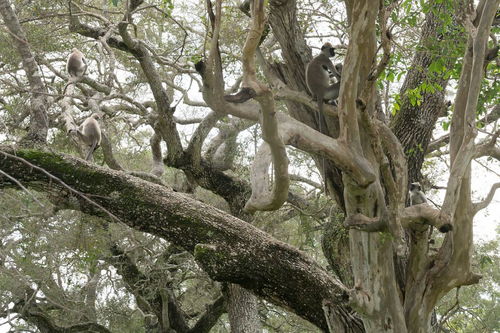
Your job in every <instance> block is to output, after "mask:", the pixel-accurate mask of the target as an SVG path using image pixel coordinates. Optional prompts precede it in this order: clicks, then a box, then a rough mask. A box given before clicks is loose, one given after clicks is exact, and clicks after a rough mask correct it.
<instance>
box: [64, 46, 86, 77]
mask: <svg viewBox="0 0 500 333" xmlns="http://www.w3.org/2000/svg"><path fill="white" fill-rule="evenodd" d="M71 51H72V52H71V54H70V55H69V56H68V62H67V63H66V71H67V72H68V74H69V76H71V77H82V76H83V75H84V74H85V72H86V71H87V62H86V61H85V57H84V56H83V53H82V52H80V50H78V49H77V48H73V49H72V50H71Z"/></svg>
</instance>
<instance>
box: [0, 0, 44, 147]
mask: <svg viewBox="0 0 500 333" xmlns="http://www.w3.org/2000/svg"><path fill="white" fill-rule="evenodd" d="M0 14H1V15H2V17H3V20H4V23H5V25H6V27H7V29H8V30H9V32H10V34H11V37H12V41H13V43H14V45H15V46H16V48H17V52H18V53H19V55H20V56H21V60H22V63H23V69H24V71H25V72H26V76H27V78H28V82H29V87H30V90H31V93H32V95H31V98H30V102H31V108H30V115H31V119H30V127H29V130H28V134H27V135H26V136H25V137H24V138H23V139H22V140H21V142H22V143H24V144H26V145H32V144H36V143H45V141H46V140H47V132H48V126H49V122H48V118H47V105H48V100H47V95H46V93H47V89H46V88H45V84H44V83H43V81H42V79H41V77H42V75H41V73H40V72H39V70H38V64H37V63H36V61H35V56H34V55H33V53H32V52H31V49H30V46H29V43H28V39H27V38H26V35H25V34H24V31H23V29H22V27H21V24H20V23H19V19H18V18H17V15H16V13H15V12H14V10H13V9H12V6H11V5H10V3H9V0H0Z"/></svg>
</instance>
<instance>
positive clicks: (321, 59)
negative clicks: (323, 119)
mask: <svg viewBox="0 0 500 333" xmlns="http://www.w3.org/2000/svg"><path fill="white" fill-rule="evenodd" d="M334 55H335V48H334V47H333V46H332V44H330V43H325V44H323V46H322V47H321V53H320V54H318V55H317V56H316V57H314V58H313V59H312V60H311V62H310V63H309V64H308V65H307V67H306V83H307V88H308V89H309V91H310V92H311V94H312V95H313V96H314V97H315V98H316V100H317V101H318V109H319V112H320V114H323V102H324V101H330V100H335V99H337V98H338V97H339V90H340V80H341V76H342V64H337V65H335V66H334V65H333V63H332V62H331V61H330V58H331V57H333V56H334ZM330 73H331V74H332V75H333V76H334V77H335V78H336V79H337V82H335V83H333V84H330Z"/></svg>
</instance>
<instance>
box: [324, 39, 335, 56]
mask: <svg viewBox="0 0 500 333" xmlns="http://www.w3.org/2000/svg"><path fill="white" fill-rule="evenodd" d="M321 52H322V53H323V54H324V55H326V56H327V57H328V58H331V57H333V56H334V55H335V48H334V47H333V46H332V44H330V43H325V44H323V46H322V47H321Z"/></svg>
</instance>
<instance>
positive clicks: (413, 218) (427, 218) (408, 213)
mask: <svg viewBox="0 0 500 333" xmlns="http://www.w3.org/2000/svg"><path fill="white" fill-rule="evenodd" d="M439 214H440V211H439V210H437V209H435V208H432V207H431V206H429V205H428V204H425V203H424V204H420V205H414V206H410V207H406V208H405V209H404V212H403V215H402V216H401V224H402V225H403V227H405V228H407V229H413V230H417V231H423V230H426V229H427V228H428V227H429V226H433V227H436V228H437V229H438V230H439V231H441V232H448V231H450V230H452V225H451V221H443V220H442V219H440V216H439Z"/></svg>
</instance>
